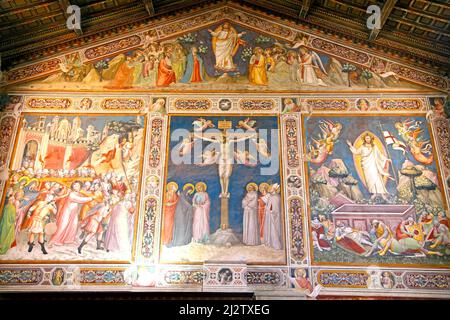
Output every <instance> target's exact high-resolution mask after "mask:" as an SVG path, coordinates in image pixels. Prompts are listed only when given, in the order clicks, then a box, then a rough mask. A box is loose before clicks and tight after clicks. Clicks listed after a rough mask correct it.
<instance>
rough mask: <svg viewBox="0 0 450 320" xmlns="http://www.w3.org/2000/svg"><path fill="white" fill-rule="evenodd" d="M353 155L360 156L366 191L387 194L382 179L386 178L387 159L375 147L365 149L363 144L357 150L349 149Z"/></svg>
mask: <svg viewBox="0 0 450 320" xmlns="http://www.w3.org/2000/svg"><path fill="white" fill-rule="evenodd" d="M350 150H351V151H352V153H353V154H357V155H361V167H362V170H363V172H364V180H365V182H366V188H367V190H368V191H369V192H370V193H372V194H387V193H388V191H387V190H386V187H385V185H384V179H383V178H384V177H388V176H390V175H389V172H387V166H386V164H387V160H388V158H387V157H386V156H385V155H384V154H383V153H382V152H380V150H379V149H378V148H377V147H376V146H373V147H367V146H365V145H364V144H363V145H362V146H361V147H359V148H358V149H356V148H354V147H351V148H350Z"/></svg>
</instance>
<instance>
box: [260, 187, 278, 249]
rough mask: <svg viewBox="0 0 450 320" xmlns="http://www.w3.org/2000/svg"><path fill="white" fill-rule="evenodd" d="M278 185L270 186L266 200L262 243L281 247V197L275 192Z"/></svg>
mask: <svg viewBox="0 0 450 320" xmlns="http://www.w3.org/2000/svg"><path fill="white" fill-rule="evenodd" d="M277 188H278V186H271V187H270V189H271V190H270V197H269V199H268V200H267V204H266V211H265V215H264V216H265V221H264V244H265V245H266V246H268V247H271V248H274V249H277V250H281V249H283V235H282V230H281V197H280V194H279V193H278V192H277Z"/></svg>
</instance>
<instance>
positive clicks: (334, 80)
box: [44, 22, 398, 89]
mask: <svg viewBox="0 0 450 320" xmlns="http://www.w3.org/2000/svg"><path fill="white" fill-rule="evenodd" d="M208 33H209V35H207V37H210V40H211V43H210V44H209V41H199V40H197V36H198V33H195V34H187V35H183V36H181V37H179V38H178V39H177V40H175V41H173V40H172V41H170V42H164V43H161V42H159V41H158V40H157V39H156V38H155V37H152V36H149V35H147V36H146V37H145V41H144V43H143V45H142V46H141V47H140V48H138V49H135V50H133V51H129V52H127V53H124V54H119V55H117V56H115V57H112V58H107V59H104V60H101V61H97V62H95V63H93V62H88V63H86V64H83V63H81V62H80V61H79V59H78V58H77V57H76V56H74V57H69V58H68V59H67V61H65V62H64V63H62V64H61V65H60V69H61V70H60V72H59V73H57V74H54V75H51V76H50V77H48V78H47V79H45V80H44V83H58V82H78V83H82V84H87V85H92V84H96V85H98V84H102V82H103V81H104V82H106V83H105V84H103V85H102V87H103V88H105V89H129V88H133V87H141V88H146V87H167V86H169V85H173V84H176V83H182V84H183V83H184V84H198V83H205V82H206V83H212V82H216V81H219V82H220V83H236V84H239V85H241V84H250V85H255V86H267V85H274V86H276V87H280V88H281V87H283V88H284V87H286V85H288V86H290V87H293V88H294V87H301V86H304V85H306V86H316V87H317V86H319V87H327V86H341V87H344V86H352V85H354V86H366V85H367V86H369V85H370V86H372V87H378V88H380V87H388V86H392V85H396V84H398V77H397V76H396V75H395V74H394V73H393V72H387V73H384V74H378V73H377V71H376V69H373V70H370V71H368V70H367V71H366V72H363V70H361V69H359V68H357V67H356V66H353V65H350V66H349V65H348V63H347V64H346V63H343V62H341V61H339V60H337V59H336V58H334V57H330V56H324V55H319V54H318V53H317V52H315V51H313V50H310V49H309V48H308V47H306V43H307V38H306V37H304V36H300V35H298V36H297V37H296V39H295V40H294V41H293V42H292V43H291V44H286V43H280V42H278V41H275V40H274V39H270V38H265V37H263V36H261V35H260V36H259V37H255V38H253V36H254V35H253V36H250V37H248V36H245V34H247V32H238V31H237V30H236V29H235V28H234V27H233V26H232V25H231V24H230V23H228V22H225V23H224V24H222V25H220V26H219V27H217V28H216V29H215V30H208ZM261 37H262V38H261ZM204 40H205V39H204Z"/></svg>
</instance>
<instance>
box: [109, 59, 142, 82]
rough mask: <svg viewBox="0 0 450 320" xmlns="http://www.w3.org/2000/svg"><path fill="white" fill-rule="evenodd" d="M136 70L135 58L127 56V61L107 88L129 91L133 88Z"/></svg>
mask: <svg viewBox="0 0 450 320" xmlns="http://www.w3.org/2000/svg"><path fill="white" fill-rule="evenodd" d="M134 68H135V67H134V63H133V56H132V55H127V56H126V60H125V61H124V62H123V63H122V64H121V65H120V66H119V68H118V69H117V72H116V74H115V76H114V79H113V80H112V81H111V83H110V84H109V85H107V86H105V88H108V89H128V88H131V87H133V73H134Z"/></svg>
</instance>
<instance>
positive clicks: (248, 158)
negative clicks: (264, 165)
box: [234, 150, 258, 167]
mask: <svg viewBox="0 0 450 320" xmlns="http://www.w3.org/2000/svg"><path fill="white" fill-rule="evenodd" d="M234 158H235V159H236V160H237V162H238V163H239V164H243V165H246V166H248V167H255V166H256V165H257V164H258V161H257V160H256V158H255V157H254V156H252V155H251V154H250V152H248V151H247V150H245V151H240V150H236V151H234Z"/></svg>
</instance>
